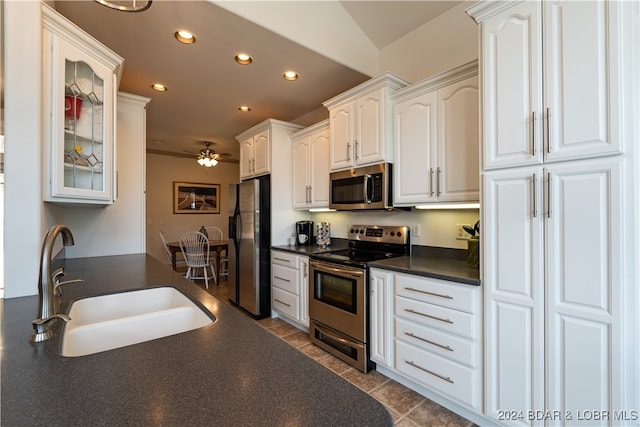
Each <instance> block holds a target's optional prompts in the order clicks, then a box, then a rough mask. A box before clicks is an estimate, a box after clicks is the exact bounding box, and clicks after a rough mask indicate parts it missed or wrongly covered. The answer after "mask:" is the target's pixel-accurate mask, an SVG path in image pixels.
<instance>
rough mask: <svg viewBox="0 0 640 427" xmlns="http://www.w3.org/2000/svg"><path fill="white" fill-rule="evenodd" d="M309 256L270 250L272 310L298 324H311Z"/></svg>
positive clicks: (306, 326)
mask: <svg viewBox="0 0 640 427" xmlns="http://www.w3.org/2000/svg"><path fill="white" fill-rule="evenodd" d="M308 286H309V258H308V257H306V256H299V255H296V254H294V253H291V252H286V251H278V250H272V251H271V310H272V312H273V313H272V314H273V315H274V316H284V319H285V320H288V321H289V322H290V323H293V324H294V325H295V326H297V327H299V328H301V329H305V328H306V329H305V330H308V328H309V301H308V295H309V290H308Z"/></svg>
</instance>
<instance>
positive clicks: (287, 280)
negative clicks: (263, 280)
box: [271, 264, 300, 295]
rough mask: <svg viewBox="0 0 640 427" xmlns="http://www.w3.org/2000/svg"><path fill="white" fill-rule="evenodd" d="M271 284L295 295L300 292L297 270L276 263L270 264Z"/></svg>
mask: <svg viewBox="0 0 640 427" xmlns="http://www.w3.org/2000/svg"><path fill="white" fill-rule="evenodd" d="M271 285H272V286H275V287H278V288H280V289H284V290H287V291H289V292H291V293H294V294H296V295H298V294H300V289H298V270H294V269H292V268H289V267H284V266H281V265H277V264H274V265H272V266H271Z"/></svg>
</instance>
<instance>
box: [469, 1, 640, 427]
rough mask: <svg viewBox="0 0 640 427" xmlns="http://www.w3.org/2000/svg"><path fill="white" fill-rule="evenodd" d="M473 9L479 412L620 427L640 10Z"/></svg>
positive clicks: (609, 5)
mask: <svg viewBox="0 0 640 427" xmlns="http://www.w3.org/2000/svg"><path fill="white" fill-rule="evenodd" d="M467 12H468V13H469V14H470V15H471V16H473V17H474V19H475V20H476V21H477V22H478V23H479V24H480V27H479V29H480V44H481V55H480V58H481V63H480V68H481V72H480V74H481V75H482V76H483V80H482V82H481V86H482V87H481V92H482V93H483V99H482V105H483V121H482V127H483V134H482V135H483V141H482V144H483V150H482V152H483V168H484V172H483V183H482V188H483V190H482V194H483V195H482V200H481V215H480V216H481V221H482V224H481V229H482V230H484V231H483V235H482V243H481V244H482V248H481V249H482V250H481V271H482V283H483V285H484V289H485V294H484V296H485V337H486V347H485V361H486V367H485V369H486V370H485V378H486V390H485V394H486V402H485V415H486V416H487V417H489V418H491V419H493V420H494V421H496V422H498V423H507V424H523V425H524V424H527V425H542V424H549V425H562V424H570V423H571V422H572V421H574V422H575V421H577V420H578V417H579V415H580V414H585V411H586V412H587V413H599V414H602V413H603V412H602V411H605V412H606V413H608V414H611V416H610V417H607V418H604V419H591V420H587V421H591V422H592V423H594V424H595V425H603V424H607V425H616V424H619V423H620V421H625V420H621V419H616V418H615V417H614V414H616V413H617V414H620V413H622V411H637V410H638V407H637V398H638V391H637V390H638V387H637V383H633V382H629V381H628V378H627V377H626V375H628V373H629V372H636V371H637V369H638V366H637V364H635V363H634V362H631V360H637V352H638V349H637V346H636V345H635V344H632V345H630V343H635V342H636V341H637V340H636V337H637V333H638V328H637V323H638V322H637V318H636V317H635V311H636V307H635V305H634V304H629V303H628V296H629V295H636V297H637V293H636V288H637V283H636V282H637V280H635V279H633V278H634V277H635V278H637V267H636V266H637V254H635V253H634V249H632V247H633V246H632V244H631V243H630V242H631V240H632V239H631V238H630V237H629V236H627V233H626V232H623V230H628V229H629V227H630V219H629V216H628V212H629V211H630V209H632V208H631V207H632V206H633V205H634V204H637V200H636V199H635V197H637V195H636V194H635V193H634V192H633V191H632V192H629V191H628V188H629V181H630V175H629V173H630V172H629V171H630V169H631V167H632V165H633V157H632V156H631V150H632V149H633V144H632V139H633V133H632V130H631V128H629V127H628V126H627V125H626V124H628V123H629V121H630V120H631V119H630V117H631V115H632V114H633V111H634V109H633V104H632V97H631V96H629V94H630V93H631V91H630V88H631V87H634V86H633V82H634V79H636V77H635V76H637V65H636V68H634V66H633V65H632V64H631V63H630V62H626V61H625V60H623V57H624V56H625V55H623V54H622V52H623V51H629V52H630V51H633V50H634V49H635V51H637V49H638V46H637V44H638V41H637V39H634V36H633V34H634V33H633V29H632V28H633V24H632V23H631V20H630V18H629V17H630V16H637V14H638V4H637V3H633V2H616V1H600V2H559V1H545V2H481V3H478V4H476V5H474V6H472V7H471V8H469V9H467ZM501 169H502V170H501ZM625 372H627V374H625ZM529 410H531V411H534V412H535V411H547V413H556V412H553V411H559V412H557V413H559V414H562V415H561V416H560V417H556V418H554V419H550V420H549V419H548V420H544V419H542V418H540V417H527V414H528V411H529ZM505 414H524V417H522V418H518V419H513V418H511V419H507V418H505ZM568 417H572V418H573V419H572V420H571V419H570V418H568ZM626 421H629V420H626ZM583 423H584V421H583ZM632 423H637V418H636V420H635V421H632Z"/></svg>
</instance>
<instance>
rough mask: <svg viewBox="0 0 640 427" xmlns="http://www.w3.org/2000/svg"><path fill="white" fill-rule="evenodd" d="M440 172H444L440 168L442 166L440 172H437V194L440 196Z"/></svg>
mask: <svg viewBox="0 0 640 427" xmlns="http://www.w3.org/2000/svg"><path fill="white" fill-rule="evenodd" d="M440 172H442V171H441V170H440V166H438V172H437V174H436V178H437V185H436V192H437V193H436V196H438V197H440Z"/></svg>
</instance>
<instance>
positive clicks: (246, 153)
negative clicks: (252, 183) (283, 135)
mask: <svg viewBox="0 0 640 427" xmlns="http://www.w3.org/2000/svg"><path fill="white" fill-rule="evenodd" d="M270 142H271V140H270V137H269V130H268V129H264V130H262V131H259V132H257V133H256V134H254V135H247V136H246V137H245V138H244V139H242V140H241V141H240V179H245V178H253V177H255V176H260V175H265V174H268V173H269V172H271V145H270Z"/></svg>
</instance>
